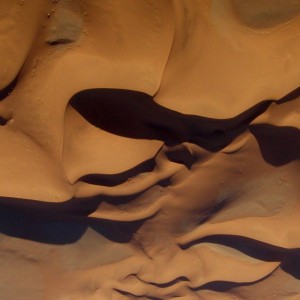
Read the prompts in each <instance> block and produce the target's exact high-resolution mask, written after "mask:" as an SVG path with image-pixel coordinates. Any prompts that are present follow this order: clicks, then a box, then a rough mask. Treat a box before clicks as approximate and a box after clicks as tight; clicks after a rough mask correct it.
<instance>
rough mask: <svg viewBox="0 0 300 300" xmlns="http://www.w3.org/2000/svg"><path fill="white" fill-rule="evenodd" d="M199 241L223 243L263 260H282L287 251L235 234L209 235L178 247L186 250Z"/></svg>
mask: <svg viewBox="0 0 300 300" xmlns="http://www.w3.org/2000/svg"><path fill="white" fill-rule="evenodd" d="M200 243H213V244H220V245H224V246H227V247H231V248H233V249H236V250H238V251H240V252H243V253H245V254H247V255H248V256H251V257H254V258H256V259H259V260H263V261H282V259H283V258H284V256H285V255H286V253H287V250H286V249H285V248H281V247H276V246H273V245H270V244H267V243H263V242H260V241H257V240H254V239H250V238H247V237H243V236H237V235H211V236H207V237H204V238H201V239H198V240H194V241H191V242H189V243H187V244H184V245H180V248H181V249H183V250H186V249H188V248H190V247H192V246H194V245H197V244H200Z"/></svg>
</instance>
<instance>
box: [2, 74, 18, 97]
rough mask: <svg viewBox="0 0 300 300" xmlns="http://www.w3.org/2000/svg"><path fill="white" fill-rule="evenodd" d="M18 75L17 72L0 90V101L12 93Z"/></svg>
mask: <svg viewBox="0 0 300 300" xmlns="http://www.w3.org/2000/svg"><path fill="white" fill-rule="evenodd" d="M18 77H19V74H18V75H17V76H16V77H15V78H14V80H13V81H12V82H11V83H9V84H8V85H7V86H6V87H5V88H3V89H2V90H0V101H2V100H4V99H5V98H6V97H8V96H9V95H10V94H11V93H12V91H13V90H14V88H15V86H16V85H17V82H18Z"/></svg>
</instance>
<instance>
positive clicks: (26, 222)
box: [0, 197, 145, 244]
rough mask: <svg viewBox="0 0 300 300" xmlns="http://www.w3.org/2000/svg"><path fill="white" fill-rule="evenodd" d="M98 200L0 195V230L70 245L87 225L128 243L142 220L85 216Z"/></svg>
mask: <svg viewBox="0 0 300 300" xmlns="http://www.w3.org/2000/svg"><path fill="white" fill-rule="evenodd" d="M117 200H118V199H117V197H116V199H114V201H117ZM101 201H103V199H98V198H97V197H91V198H82V199H76V198H73V199H71V200H68V201H65V202H60V203H50V202H43V201H36V200H29V199H18V198H9V197H0V232H1V233H3V234H5V235H8V236H11V237H17V238H22V239H27V240H34V241H37V242H41V243H49V244H70V243H74V242H76V241H77V240H79V239H80V238H81V236H82V235H83V234H84V233H85V231H86V230H87V228H88V227H90V228H92V229H94V230H95V231H97V232H98V233H99V234H101V235H103V236H105V237H106V238H107V239H109V240H111V241H114V242H117V243H127V242H129V241H130V240H131V238H132V235H133V233H134V232H135V231H136V230H137V229H138V228H139V227H140V226H141V225H142V224H143V222H145V219H144V220H137V221H132V222H126V221H124V222H123V221H110V220H105V219H96V218H94V219H93V218H89V217H88V215H89V214H90V213H92V212H93V211H95V210H96V209H97V207H98V206H99V203H100V202H101Z"/></svg>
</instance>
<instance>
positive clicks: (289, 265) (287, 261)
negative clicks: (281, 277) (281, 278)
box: [280, 249, 300, 280]
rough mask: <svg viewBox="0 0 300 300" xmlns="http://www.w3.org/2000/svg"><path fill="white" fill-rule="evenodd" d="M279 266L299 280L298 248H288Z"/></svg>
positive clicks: (299, 252) (299, 254)
mask: <svg viewBox="0 0 300 300" xmlns="http://www.w3.org/2000/svg"><path fill="white" fill-rule="evenodd" d="M280 267H281V268H282V270H284V271H285V272H286V273H288V274H290V275H292V276H293V277H295V278H297V279H299V280H300V250H298V249H292V250H289V251H288V253H287V255H286V256H285V258H284V259H283V261H282V263H281V265H280Z"/></svg>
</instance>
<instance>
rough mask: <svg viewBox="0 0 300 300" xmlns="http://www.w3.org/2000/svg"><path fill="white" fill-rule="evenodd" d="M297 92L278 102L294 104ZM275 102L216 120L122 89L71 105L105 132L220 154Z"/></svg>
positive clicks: (83, 96)
mask: <svg viewBox="0 0 300 300" xmlns="http://www.w3.org/2000/svg"><path fill="white" fill-rule="evenodd" d="M299 91H300V89H299V88H298V89H296V90H294V91H292V92H291V93H289V94H288V95H286V96H284V97H283V98H281V99H279V100H278V103H284V102H287V101H291V100H293V99H295V98H296V97H298V96H299ZM273 102H276V101H275V100H265V101H261V102H259V103H257V104H255V105H254V106H252V107H251V108H249V109H247V110H246V111H244V112H242V113H241V114H239V115H237V116H236V117H233V118H230V119H224V120H221V119H212V118H206V117H202V116H196V115H185V114H182V113H179V112H176V111H174V110H171V109H168V108H166V107H163V106H160V105H159V104H157V103H156V102H155V101H154V100H153V97H151V96H150V95H148V94H145V93H143V92H138V91H131V90H121V89H106V88H103V89H100V88H99V89H89V90H83V91H80V92H78V93H77V94H75V95H74V96H73V97H72V98H71V99H70V102H69V103H70V105H71V106H72V107H73V108H74V109H75V110H77V111H78V112H79V113H80V114H81V115H82V116H83V117H84V118H85V119H86V120H87V121H88V122H90V123H91V124H93V125H94V126H96V127H99V128H101V129H103V130H105V131H108V132H111V133H114V134H117V135H120V136H125V137H130V138H136V139H155V140H161V141H164V142H165V143H166V144H167V145H177V144H180V143H183V142H191V143H194V144H197V145H199V146H201V147H203V148H205V149H207V150H209V151H213V152H215V151H219V150H221V149H222V148H224V147H226V146H227V145H228V144H230V143H231V142H232V141H233V139H235V138H236V137H237V136H238V135H239V134H241V133H243V132H244V131H245V130H246V129H247V128H248V126H249V124H250V123H251V122H252V121H253V120H254V119H255V118H257V117H258V116H259V115H261V114H262V113H264V112H265V111H266V110H267V109H268V107H269V106H270V105H271V104H272V103H273Z"/></svg>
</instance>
